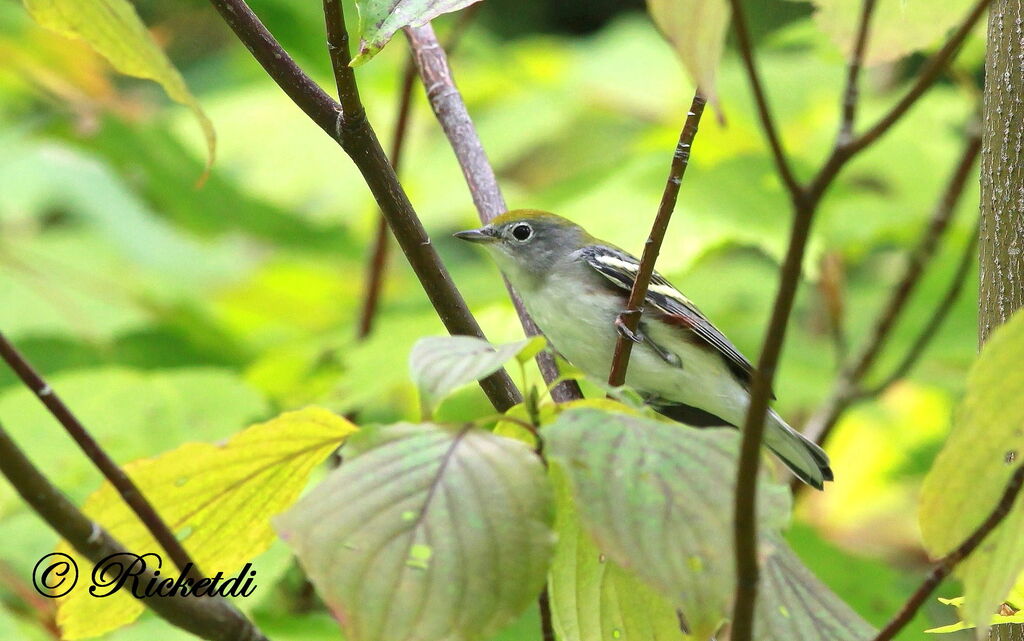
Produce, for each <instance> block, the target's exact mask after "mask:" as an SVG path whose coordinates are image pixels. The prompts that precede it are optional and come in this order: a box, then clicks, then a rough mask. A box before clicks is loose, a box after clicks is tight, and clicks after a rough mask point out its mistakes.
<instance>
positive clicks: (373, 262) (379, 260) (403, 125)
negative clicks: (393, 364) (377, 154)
mask: <svg viewBox="0 0 1024 641" xmlns="http://www.w3.org/2000/svg"><path fill="white" fill-rule="evenodd" d="M415 81H416V64H415V63H414V62H413V60H412V57H411V56H410V57H409V59H408V60H406V62H405V67H404V68H403V70H402V83H401V86H400V87H399V89H398V115H397V116H396V117H395V129H394V131H392V132H391V153H389V154H388V159H389V160H390V161H391V167H392V168H393V169H394V170H395V174H398V172H399V171H400V169H401V166H402V151H403V150H404V149H405V141H406V136H407V135H408V132H409V120H410V118H411V115H412V88H413V84H414V83H415ZM388 235H389V232H388V221H387V219H386V218H384V215H383V214H381V215H379V216H378V217H377V230H376V232H375V233H374V237H373V249H372V251H371V252H370V259H369V261H368V262H367V266H366V286H365V291H364V292H363V305H362V307H361V308H360V311H359V326H358V330H357V334H356V338H358V339H359V340H363V339H365V338H366V337H367V336H369V335H370V332H371V331H373V321H374V319H375V318H376V316H377V307H378V304H379V303H380V294H381V289H382V288H383V287H384V272H385V270H386V269H387V264H388V246H389V245H390V242H389V239H388Z"/></svg>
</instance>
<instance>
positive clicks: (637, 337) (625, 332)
mask: <svg viewBox="0 0 1024 641" xmlns="http://www.w3.org/2000/svg"><path fill="white" fill-rule="evenodd" d="M615 331H617V332H618V333H619V335H620V336H622V337H623V338H627V339H629V340H631V341H633V342H634V343H638V344H639V343H642V342H644V335H643V334H641V333H640V332H639V331H635V332H634V331H633V330H631V329H630V328H629V327H627V326H626V321H624V320H622V316H616V317H615Z"/></svg>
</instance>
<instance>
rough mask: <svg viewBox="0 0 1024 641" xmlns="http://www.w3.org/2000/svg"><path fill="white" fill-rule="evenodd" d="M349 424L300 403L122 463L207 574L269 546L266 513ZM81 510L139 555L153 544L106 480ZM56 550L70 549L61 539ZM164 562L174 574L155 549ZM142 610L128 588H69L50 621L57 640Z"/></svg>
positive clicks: (100, 630) (291, 492) (293, 490)
mask: <svg viewBox="0 0 1024 641" xmlns="http://www.w3.org/2000/svg"><path fill="white" fill-rule="evenodd" d="M355 430H356V427H355V426H354V425H352V423H350V422H349V421H347V420H345V419H343V418H341V417H340V416H337V415H336V414H334V413H332V412H329V411H327V410H325V409H321V408H316V407H310V408H307V409H303V410H299V411H297V412H286V413H284V414H282V415H281V416H278V417H277V418H275V419H273V420H270V421H267V422H266V423H260V424H257V425H253V426H251V427H249V428H247V429H245V430H244V431H242V432H239V433H238V434H236V435H235V436H233V437H232V438H231V439H230V440H229V441H228V442H227V443H221V444H212V443H186V444H185V445H182V446H181V447H179V448H177V449H175V450H172V451H170V452H167V453H166V454H162V455H160V456H158V457H156V458H151V459H142V460H140V461H135V462H133V463H129V464H127V465H125V467H124V469H125V471H126V472H127V473H128V474H129V475H130V476H131V477H132V480H134V481H135V483H136V484H137V485H138V486H139V489H141V490H142V491H143V492H144V493H145V494H146V497H147V498H148V499H149V500H150V502H152V503H153V505H154V507H156V510H157V512H158V513H159V514H160V516H161V517H162V518H163V520H164V521H165V522H166V523H167V524H168V525H169V526H170V527H171V529H172V530H173V531H174V532H175V533H176V534H177V535H178V537H179V539H180V540H181V541H182V543H183V544H184V545H185V548H186V549H187V550H188V552H189V554H190V555H191V556H192V558H193V559H194V560H195V562H196V564H197V565H198V566H199V567H200V568H202V569H203V570H204V571H205V572H207V573H208V574H210V575H212V573H214V572H224V575H225V576H228V575H229V574H230V573H231V572H234V571H237V569H238V568H239V567H241V566H242V565H243V564H244V563H246V562H247V561H251V560H252V559H253V558H254V557H256V556H258V555H259V554H261V553H262V552H264V551H265V550H266V549H267V548H268V547H270V544H271V543H273V542H274V532H273V530H272V529H271V527H270V517H272V516H275V515H276V514H278V513H279V512H281V511H283V510H284V509H285V508H287V507H288V506H290V505H291V504H292V503H293V502H294V501H295V499H296V498H298V495H299V493H300V492H301V491H302V490H303V488H304V487H305V486H306V483H307V481H308V480H309V475H310V473H311V472H312V471H313V469H314V468H315V467H316V466H317V465H319V464H320V463H321V462H323V460H324V459H326V458H327V457H328V456H329V455H330V454H331V452H333V451H334V450H335V449H337V447H338V446H339V445H340V444H341V443H342V441H344V439H345V437H347V436H348V435H349V434H351V433H353V432H354V431H355ZM82 510H83V511H84V512H85V513H86V514H87V515H88V516H89V517H90V518H92V519H93V520H95V521H96V522H97V523H102V524H103V525H104V527H106V528H107V530H108V531H109V532H110V533H111V534H112V535H113V536H114V537H115V538H117V540H119V541H120V542H121V543H123V544H124V545H125V546H126V549H128V550H132V551H135V552H137V553H139V554H142V553H146V552H151V551H159V550H160V547H159V545H158V544H157V543H156V541H155V540H154V539H153V537H152V535H151V534H150V533H149V530H147V529H146V528H145V527H144V526H143V525H142V524H141V522H140V521H139V519H138V517H137V516H136V515H135V513H134V512H132V510H131V509H130V508H129V507H128V506H127V504H126V503H125V502H124V501H123V500H122V499H121V497H120V495H119V494H118V493H117V491H116V490H114V488H113V487H112V486H111V485H110V484H109V483H106V484H104V485H103V487H101V488H100V489H99V490H97V491H96V492H95V493H94V494H93V495H92V496H90V497H89V498H88V500H86V502H85V505H84V506H83V507H82ZM58 549H60V550H61V551H63V552H65V553H67V554H74V552H73V550H71V548H70V546H69V545H68V544H67V543H62V544H61V546H60V547H59V548H58ZM164 563H165V564H166V565H165V567H164V569H163V573H164V575H165V576H166V575H168V574H175V573H174V569H173V564H172V563H171V562H170V560H169V559H166V557H165V559H164ZM83 572H92V569H91V567H90V568H83ZM175 576H176V574H175ZM144 609H145V605H144V604H143V602H142V601H139V600H138V599H134V598H132V597H131V596H130V595H128V594H124V593H118V594H115V595H113V596H111V597H108V598H103V599H97V598H95V597H93V596H92V595H90V594H89V592H88V591H87V590H76V591H72V592H71V593H70V594H69V595H68V597H67V598H65V599H62V600H61V601H60V609H59V610H58V612H57V623H58V624H59V625H60V627H61V633H62V637H63V638H64V639H82V638H86V637H92V636H97V635H100V634H105V633H107V632H109V631H110V630H114V629H116V628H119V627H121V626H123V625H126V624H128V623H131V622H132V621H134V620H135V619H136V618H138V616H139V615H140V614H142V612H143V610H144Z"/></svg>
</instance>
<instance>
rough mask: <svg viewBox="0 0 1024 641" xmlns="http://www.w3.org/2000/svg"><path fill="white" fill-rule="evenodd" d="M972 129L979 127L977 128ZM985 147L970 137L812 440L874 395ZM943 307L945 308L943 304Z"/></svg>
mask: <svg viewBox="0 0 1024 641" xmlns="http://www.w3.org/2000/svg"><path fill="white" fill-rule="evenodd" d="M973 131H974V128H973V127H972V132H973ZM980 150H981V138H980V136H979V135H978V133H972V134H971V135H970V137H969V138H968V140H967V144H966V146H965V147H964V151H963V153H962V155H961V157H960V160H959V161H958V162H957V165H956V168H955V169H954V170H953V175H952V176H950V179H949V182H948V183H947V185H946V188H945V189H944V190H943V193H942V196H941V198H940V199H939V202H938V204H937V205H936V206H935V211H934V213H933V214H932V217H931V220H930V221H929V223H928V227H927V228H926V229H925V231H924V233H923V234H922V235H921V237H920V240H919V241H918V243H917V245H916V246H915V247H914V248H913V249H912V250H911V251H910V257H909V259H908V260H907V264H906V267H904V269H903V274H902V276H901V277H900V279H899V280H898V281H897V283H896V285H895V286H894V287H893V288H892V291H891V292H890V294H889V298H888V300H887V301H886V303H885V305H884V306H883V308H882V310H881V311H880V312H879V314H878V316H877V318H876V319H875V322H874V325H873V327H872V329H871V332H870V335H869V338H868V340H867V342H866V343H865V344H864V346H863V347H862V348H861V350H860V352H859V353H858V354H857V356H856V357H855V358H854V359H852V361H851V362H850V363H849V364H848V365H847V366H846V367H844V368H843V371H842V373H841V374H840V375H839V379H838V380H837V381H836V384H835V386H834V387H833V391H832V393H831V395H830V396H829V400H828V401H826V402H825V404H824V405H823V406H822V407H821V409H819V410H818V412H816V413H815V415H814V416H813V417H812V418H811V419H810V420H809V421H808V422H807V425H806V426H805V428H804V432H805V434H806V436H807V438H809V439H811V440H813V441H814V442H816V443H818V444H821V443H824V442H825V440H826V439H827V438H828V436H829V434H830V433H831V431H832V428H833V427H835V424H836V422H838V420H839V417H840V416H841V415H842V413H843V412H844V411H845V410H846V409H847V408H848V407H850V405H851V404H852V403H853V402H854V401H855V400H861V399H864V398H867V397H869V396H871V395H873V393H872V394H868V393H865V391H864V390H863V389H862V387H861V383H862V382H863V380H864V377H865V376H866V375H867V373H868V371H869V370H870V369H871V367H872V366H873V365H874V364H875V362H876V361H877V359H878V356H879V354H880V353H881V351H882V348H883V347H884V346H885V344H886V341H887V340H888V338H889V336H890V335H891V334H892V328H893V327H894V326H895V324H896V322H897V321H898V320H899V318H900V316H901V315H902V313H903V311H904V310H905V309H906V306H907V303H908V302H909V300H910V296H911V294H912V293H913V292H914V290H915V289H916V287H917V284H918V282H919V281H920V280H921V278H922V277H923V276H924V273H925V268H926V267H927V265H928V264H929V263H930V262H931V261H932V259H933V258H934V257H935V252H936V249H937V247H938V244H939V241H940V240H941V238H942V236H943V235H944V234H945V233H946V230H947V229H948V228H949V223H950V221H951V220H952V217H953V214H954V213H956V205H957V203H958V202H959V200H960V197H961V196H962V194H963V191H964V188H965V187H966V185H967V179H968V177H969V176H970V173H971V169H972V168H973V167H974V163H975V161H976V160H977V158H978V154H979V152H980ZM958 291H959V290H958V289H957V290H956V291H955V292H954V293H953V295H954V296H955V294H956V293H958ZM944 302H945V301H943V303H944ZM938 309H939V310H941V307H940V308H938ZM942 317H943V314H941V313H938V312H937V313H936V314H934V315H933V316H932V322H931V323H930V324H929V325H930V326H932V325H934V327H933V329H932V330H931V331H934V329H937V328H938V324H939V323H941V318H942ZM922 336H923V338H921V339H919V341H923V342H922V344H921V346H920V348H916V349H912V350H911V351H910V352H909V353H908V356H911V357H913V358H915V359H916V357H917V356H919V355H920V353H921V352H920V350H923V348H924V345H925V344H927V341H928V339H929V338H930V336H931V335H930V334H928V333H927V332H926V333H925V334H923V335H922ZM912 364H913V361H911V362H910V364H908V365H907V366H906V367H907V369H909V367H910V366H912ZM896 374H897V375H898V374H899V369H897V372H896ZM890 382H891V381H890ZM888 384H889V383H886V385H885V386H888ZM881 389H884V387H882V388H879V389H878V392H880V391H881Z"/></svg>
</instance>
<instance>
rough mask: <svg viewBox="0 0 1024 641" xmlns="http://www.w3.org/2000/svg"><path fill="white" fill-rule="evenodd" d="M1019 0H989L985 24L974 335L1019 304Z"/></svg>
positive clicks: (1022, 266)
mask: <svg viewBox="0 0 1024 641" xmlns="http://www.w3.org/2000/svg"><path fill="white" fill-rule="evenodd" d="M1022 34H1024V0H995V1H994V2H993V3H992V8H991V9H990V15H989V22H988V54H987V56H986V59H985V104H984V128H985V129H984V133H983V146H982V152H981V154H982V156H981V237H980V243H979V245H978V248H979V252H980V258H981V276H980V289H979V296H978V338H979V342H980V343H984V342H985V341H986V340H987V339H988V337H989V335H990V334H991V333H992V331H993V330H995V328H996V327H998V326H999V325H1001V324H1002V323H1003V322H1005V321H1006V319H1007V318H1009V317H1010V316H1011V315H1012V314H1013V312H1015V311H1016V310H1017V309H1018V308H1020V307H1022V306H1024V257H1022V256H1021V251H1022V249H1024V163H1022V162H1021V159H1022V153H1021V152H1022V146H1024V101H1022V100H1021V96H1022V95H1024V45H1022Z"/></svg>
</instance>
